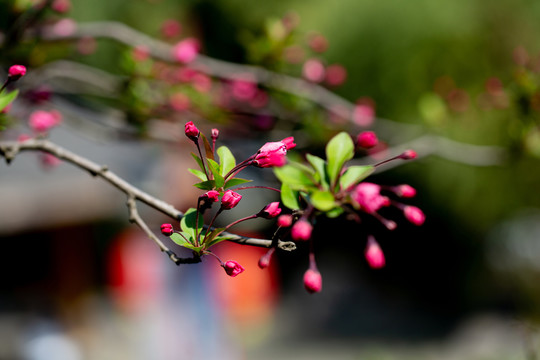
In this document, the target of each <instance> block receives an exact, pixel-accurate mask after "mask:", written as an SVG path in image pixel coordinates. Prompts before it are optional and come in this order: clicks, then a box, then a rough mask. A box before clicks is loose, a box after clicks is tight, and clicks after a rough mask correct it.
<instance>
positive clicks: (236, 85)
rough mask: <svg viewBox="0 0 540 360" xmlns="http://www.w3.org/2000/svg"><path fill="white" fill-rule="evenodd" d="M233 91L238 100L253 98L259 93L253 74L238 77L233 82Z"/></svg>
mask: <svg viewBox="0 0 540 360" xmlns="http://www.w3.org/2000/svg"><path fill="white" fill-rule="evenodd" d="M231 93H232V95H233V96H234V97H235V98H236V99H238V100H244V101H246V100H251V99H253V97H255V95H256V93H257V84H256V83H255V79H253V78H252V77H251V76H244V77H238V78H237V79H234V80H233V81H232V82H231Z"/></svg>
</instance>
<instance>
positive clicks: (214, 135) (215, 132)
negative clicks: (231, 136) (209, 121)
mask: <svg viewBox="0 0 540 360" xmlns="http://www.w3.org/2000/svg"><path fill="white" fill-rule="evenodd" d="M218 137H219V130H218V129H212V140H214V141H216V140H217V139H218Z"/></svg>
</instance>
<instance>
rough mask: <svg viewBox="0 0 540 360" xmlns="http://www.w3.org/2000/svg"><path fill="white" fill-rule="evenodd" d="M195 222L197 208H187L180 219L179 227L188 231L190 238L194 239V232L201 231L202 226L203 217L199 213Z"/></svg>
mask: <svg viewBox="0 0 540 360" xmlns="http://www.w3.org/2000/svg"><path fill="white" fill-rule="evenodd" d="M196 222H197V209H194V208H189V209H188V210H187V211H186V213H185V214H184V217H183V218H182V220H181V221H180V227H181V228H182V231H184V232H186V233H188V234H189V235H190V236H191V238H192V239H196V238H197V237H196V233H199V234H200V233H201V230H202V228H203V217H202V215H199V221H198V223H196Z"/></svg>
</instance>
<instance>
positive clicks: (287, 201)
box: [281, 183, 300, 210]
mask: <svg viewBox="0 0 540 360" xmlns="http://www.w3.org/2000/svg"><path fill="white" fill-rule="evenodd" d="M298 196H299V193H298V191H296V190H293V189H291V187H290V186H289V185H287V183H282V184H281V202H282V203H283V205H285V206H286V207H288V208H289V209H291V210H297V209H300V203H299V202H298Z"/></svg>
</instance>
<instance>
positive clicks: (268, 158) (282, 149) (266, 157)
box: [253, 136, 296, 168]
mask: <svg viewBox="0 0 540 360" xmlns="http://www.w3.org/2000/svg"><path fill="white" fill-rule="evenodd" d="M295 146H296V144H295V143H294V138H293V137H292V136H291V137H287V138H285V139H283V140H282V141H276V142H267V143H266V144H264V145H263V146H262V147H261V148H260V149H259V151H257V154H255V159H254V160H253V165H255V166H257V167H261V168H266V167H273V166H277V167H279V166H283V165H285V163H286V162H287V158H286V155H287V149H292V148H294V147H295Z"/></svg>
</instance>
